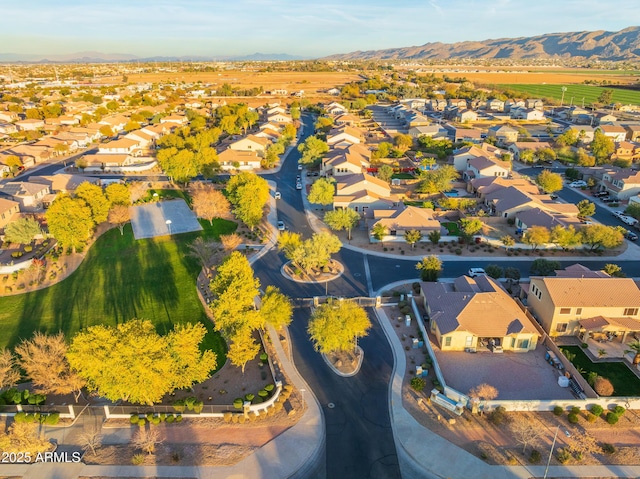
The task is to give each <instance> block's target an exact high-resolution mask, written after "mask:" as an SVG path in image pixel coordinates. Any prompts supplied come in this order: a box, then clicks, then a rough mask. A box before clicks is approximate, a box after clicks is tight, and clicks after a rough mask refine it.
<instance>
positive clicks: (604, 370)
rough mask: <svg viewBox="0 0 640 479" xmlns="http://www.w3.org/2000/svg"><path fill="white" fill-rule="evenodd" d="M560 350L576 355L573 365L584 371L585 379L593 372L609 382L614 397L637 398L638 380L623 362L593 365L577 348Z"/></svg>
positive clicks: (638, 392) (567, 347)
mask: <svg viewBox="0 0 640 479" xmlns="http://www.w3.org/2000/svg"><path fill="white" fill-rule="evenodd" d="M562 349H566V350H567V351H569V352H571V353H574V354H575V355H576V357H575V359H574V360H573V365H574V366H575V367H576V368H582V369H583V370H584V371H586V372H585V373H584V374H583V376H584V377H585V379H586V377H587V375H588V374H589V373H590V372H595V373H597V374H598V375H599V376H602V377H603V378H607V379H608V380H609V381H611V384H613V389H614V393H613V395H614V396H637V395H638V394H640V379H638V378H637V377H636V375H635V374H633V372H631V371H630V370H629V368H628V367H627V366H626V365H625V364H624V363H623V362H615V363H594V362H592V361H591V359H589V356H587V355H586V354H585V353H584V351H582V348H580V347H578V346H562Z"/></svg>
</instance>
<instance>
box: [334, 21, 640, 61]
mask: <svg viewBox="0 0 640 479" xmlns="http://www.w3.org/2000/svg"><path fill="white" fill-rule="evenodd" d="M448 58H477V59H513V60H522V59H534V58H540V59H543V58H550V59H551V58H558V59H563V58H564V59H569V58H576V59H579V58H583V59H590V60H596V59H597V60H610V61H620V60H639V59H640V27H629V28H625V29H624V30H620V31H619V32H606V31H604V30H598V31H595V32H571V33H548V34H546V35H538V36H535V37H522V38H500V39H497V40H483V41H477V42H459V43H440V42H435V43H426V44H424V45H422V46H417V47H405V48H389V49H386V50H370V51H364V52H363V51H357V52H351V53H344V54H337V55H331V56H328V57H325V58H324V60H439V59H448Z"/></svg>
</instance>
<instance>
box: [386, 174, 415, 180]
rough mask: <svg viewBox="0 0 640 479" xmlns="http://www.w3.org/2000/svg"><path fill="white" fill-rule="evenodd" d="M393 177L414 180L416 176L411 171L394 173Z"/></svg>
mask: <svg viewBox="0 0 640 479" xmlns="http://www.w3.org/2000/svg"><path fill="white" fill-rule="evenodd" d="M391 178H394V179H398V180H413V179H414V178H415V176H413V175H412V174H411V173H394V174H393V176H391Z"/></svg>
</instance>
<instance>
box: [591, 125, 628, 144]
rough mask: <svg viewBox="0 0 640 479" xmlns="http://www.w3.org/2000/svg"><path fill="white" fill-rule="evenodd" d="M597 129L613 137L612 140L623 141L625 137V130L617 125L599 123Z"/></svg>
mask: <svg viewBox="0 0 640 479" xmlns="http://www.w3.org/2000/svg"><path fill="white" fill-rule="evenodd" d="M597 130H600V132H601V133H602V134H603V135H604V136H608V137H609V138H613V141H625V140H626V138H627V130H625V129H624V128H623V127H621V126H618V125H600V126H598V127H597V128H596V131H597Z"/></svg>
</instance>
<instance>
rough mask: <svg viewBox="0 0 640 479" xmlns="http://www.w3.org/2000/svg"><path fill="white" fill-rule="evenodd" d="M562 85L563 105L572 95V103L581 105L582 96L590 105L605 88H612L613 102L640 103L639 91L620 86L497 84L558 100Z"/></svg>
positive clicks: (535, 95)
mask: <svg viewBox="0 0 640 479" xmlns="http://www.w3.org/2000/svg"><path fill="white" fill-rule="evenodd" d="M563 86H564V87H566V89H567V91H566V92H565V94H564V104H565V105H569V104H570V103H571V98H572V97H573V104H574V105H582V99H583V98H584V104H585V106H586V105H590V104H591V103H594V102H597V101H598V97H599V96H600V95H601V94H602V92H603V90H605V89H607V88H609V89H612V90H613V102H614V103H622V104H623V105H628V104H634V105H640V91H633V90H623V89H620V88H612V87H601V86H593V85H548V84H537V85H536V84H517V83H502V84H500V85H498V87H499V88H504V89H510V90H515V91H521V92H523V93H528V94H529V95H532V96H533V97H536V98H554V99H556V100H560V99H561V98H562V87H563Z"/></svg>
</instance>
